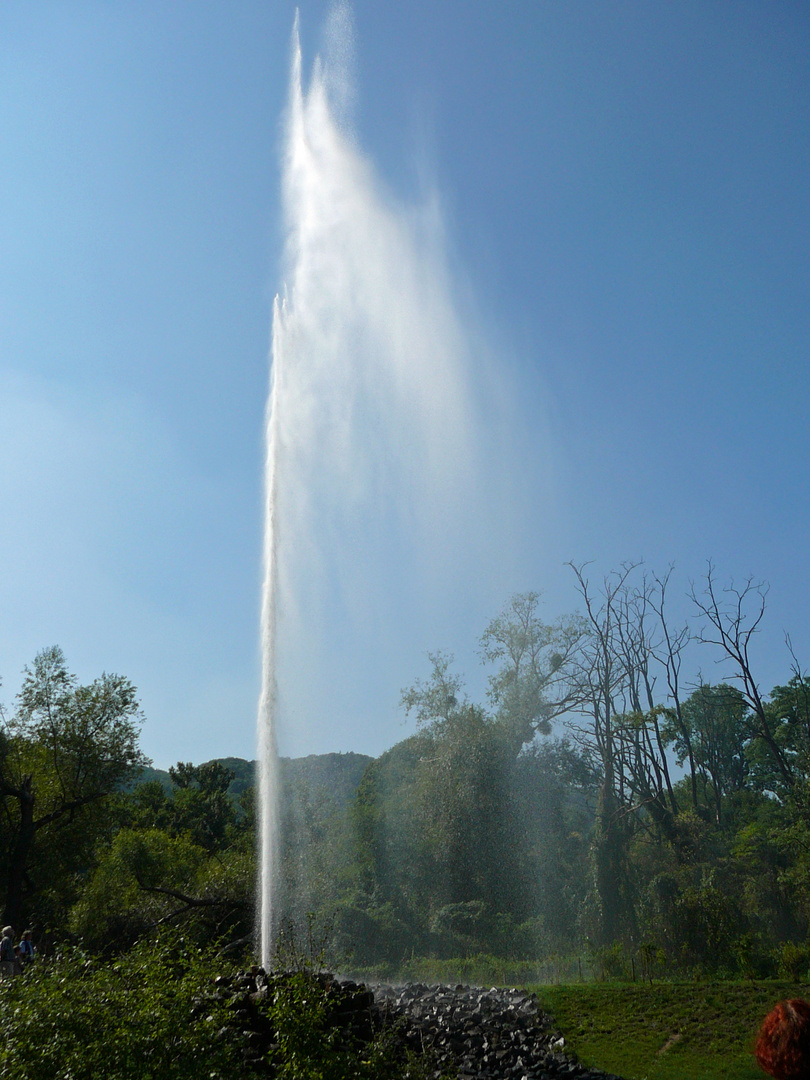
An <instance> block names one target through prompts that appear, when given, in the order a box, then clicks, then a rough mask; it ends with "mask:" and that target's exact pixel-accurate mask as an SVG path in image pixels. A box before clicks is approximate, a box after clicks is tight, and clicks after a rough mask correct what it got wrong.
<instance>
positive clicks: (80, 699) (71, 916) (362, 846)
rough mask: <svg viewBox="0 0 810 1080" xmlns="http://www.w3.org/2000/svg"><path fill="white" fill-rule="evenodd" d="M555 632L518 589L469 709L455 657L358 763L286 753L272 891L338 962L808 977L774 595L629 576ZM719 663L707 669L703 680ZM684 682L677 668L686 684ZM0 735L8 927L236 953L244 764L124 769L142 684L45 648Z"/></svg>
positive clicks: (803, 725)
mask: <svg viewBox="0 0 810 1080" xmlns="http://www.w3.org/2000/svg"><path fill="white" fill-rule="evenodd" d="M572 572H573V573H574V575H575V580H576V582H577V584H578V587H579V590H580V594H581V598H582V611H581V613H580V614H578V615H571V616H567V617H564V618H561V619H559V620H557V621H556V622H553V623H546V622H543V621H542V619H541V618H540V615H539V612H540V606H539V597H538V595H537V594H534V593H529V594H525V595H521V596H516V597H514V598H513V599H512V600H511V601H510V602H509V603H508V604H507V605H506V607H505V608H504V610H503V611H502V612H501V613H500V614H499V615H498V616H497V617H496V618H494V619H493V620H492V621H491V622H490V624H489V625H488V626H487V627H486V628H485V630H484V634H483V636H482V639H481V659H482V662H483V663H484V664H485V665H486V666H487V670H488V672H489V682H488V692H487V695H486V698H485V700H484V701H475V700H472V699H471V698H470V697H469V696H468V694H467V692H466V691H465V688H464V684H463V681H462V679H461V677H460V675H458V674H457V673H456V672H455V670H454V667H453V663H452V658H451V657H450V656H449V655H447V654H445V653H440V652H438V653H435V654H433V655H432V656H431V657H430V665H431V666H430V669H429V671H428V672H427V674H426V676H425V677H424V678H422V679H420V680H418V681H416V682H415V683H414V684H413V685H412V686H411V687H409V688H407V689H405V690H404V691H403V694H402V704H403V707H404V708H405V710H406V711H407V712H408V713H410V714H411V715H412V716H413V717H415V719H416V731H415V733H414V734H412V735H411V736H410V737H409V738H407V739H405V740H404V741H402V742H400V743H399V744H397V745H396V746H394V747H392V748H391V749H390V750H388V751H387V752H386V753H384V754H383V755H382V756H381V757H379V758H378V759H376V760H371V759H368V758H363V757H362V756H361V755H354V754H348V755H324V756H322V757H313V758H308V759H300V760H298V761H296V762H285V763H283V764H284V768H283V770H282V778H283V788H284V791H283V798H282V818H283V822H282V824H283V829H282V832H283V835H282V844H281V852H282V882H283V886H284V888H283V900H284V904H285V907H286V910H287V913H288V915H289V916H290V917H291V918H292V919H293V921H296V920H298V921H299V922H303V920H304V919H305V918H306V915H307V913H315V915H316V919H317V923H318V925H319V926H320V927H321V928H322V932H323V933H324V934H325V935H326V936H327V937H328V939H329V948H330V949H331V950H332V959H333V961H334V962H336V963H337V962H339V963H341V964H344V965H353V966H354V967H355V968H357V969H362V968H370V967H374V968H376V969H377V970H378V971H380V972H381V973H382V972H386V971H387V972H392V971H393V970H395V969H396V968H397V967H400V968H402V967H403V966H404V965H410V967H414V965H415V964H416V961H417V959H418V958H420V957H422V958H433V959H434V960H435V961H436V962H437V963H441V962H445V961H449V960H450V959H451V958H456V959H458V960H459V961H461V960H465V961H469V960H470V959H471V958H473V957H476V956H480V957H486V958H488V959H487V960H486V961H485V963H486V964H490V962H492V963H493V964H496V965H497V962H499V961H509V962H510V963H513V964H518V963H525V962H528V961H532V962H535V963H536V964H537V970H540V969H541V968H542V967H543V965H545V966H546V969H550V967H553V968H554V969H555V970H556V971H558V972H559V974H560V975H562V976H563V977H564V976H565V974H566V973H567V974H569V975H575V976H579V974H580V973H583V974H585V975H588V974H593V975H596V976H597V977H599V976H602V975H605V976H609V975H618V976H624V975H626V976H627V977H629V978H632V977H634V976H636V977H645V978H646V977H656V976H658V975H660V974H663V973H667V974H668V975H672V974H675V973H680V974H689V975H694V974H696V973H698V974H699V973H705V974H710V973H713V974H742V975H753V974H759V975H766V974H770V975H777V974H779V975H782V976H784V977H791V978H792V977H798V976H804V975H805V974H806V973H807V971H808V968H810V943H808V930H809V929H810V825H808V821H809V820H810V819H809V817H808V808H810V679H808V678H807V676H806V675H805V674H804V673H803V672H802V670H801V668H800V666H799V664H798V662H797V661H796V659H795V657H793V656H792V654H790V653H788V654H787V656H786V670H785V677H784V679H783V680H782V681H781V682H780V684H779V685H777V686H775V687H773V688H772V690H771V691H770V692H769V693H766V692H765V691H764V690H763V689H762V688H761V687H760V685H759V683H758V681H757V677H756V670H755V661H756V649H755V644H756V637H755V634H756V632H757V631H758V629H759V628H760V625H761V623H762V620H763V618H764V615H765V590H764V589H763V588H761V587H759V586H757V585H755V584H754V583H753V582H751V581H746V582H744V583H743V584H742V586H739V587H735V586H734V585H733V584H732V585H730V586H727V587H725V588H719V587H718V585H717V581H716V578H715V575H714V571H713V569H712V568H711V567H710V568H709V572H708V574H707V575H706V578H705V580H704V582H703V583H702V585H701V586H699V587H698V586H695V587H694V588H693V589H692V596H691V603H692V611H693V612H694V616H695V617H694V619H693V621H692V622H691V623H687V622H684V623H683V624H682V625H677V626H676V625H673V624H672V623H671V622H670V621H669V616H668V611H669V606H670V598H669V595H668V590H670V576H669V575H665V576H664V577H661V578H659V577H656V576H655V575H648V574H646V573H645V572H644V571H643V569H642V568H640V567H632V566H627V567H622V568H621V569H620V570H619V571H617V572H616V573H612V574H609V575H607V576H606V577H605V578H603V579H602V580H601V581H599V582H598V583H597V584H593V583H592V582H591V581H590V580H589V579H588V577H587V575H586V573H585V571H584V569H583V568H582V567H572ZM715 660H724V661H725V664H726V666H725V668H724V669H721V670H723V672H724V680H723V681H717V682H715V683H712V684H709V683H707V682H705V681H703V680H701V679H700V678H699V677H698V676H697V675H696V674H693V673H696V672H699V671H700V670H701V669H706V666H707V663H708V662H713V661H715ZM690 673H692V674H690ZM4 721H5V722H4V727H3V733H2V738H0V810H2V814H0V890H2V897H1V899H2V900H3V902H4V905H5V918H6V921H8V922H11V923H12V924H13V925H15V926H16V928H17V931H18V933H19V931H20V930H21V929H22V928H23V927H24V925H26V924H32V925H33V926H34V930H35V938H36V939H38V940H39V942H40V944H41V945H42V946H43V947H44V950H47V949H48V948H51V949H52V947H53V946H54V945H55V944H57V943H60V942H61V943H64V942H70V943H73V944H79V943H80V944H81V945H82V947H83V948H85V949H88V950H89V951H90V952H91V953H93V954H96V955H104V956H109V957H115V956H116V955H122V954H124V953H126V951H127V950H128V949H130V948H132V947H133V946H136V944H137V943H142V942H144V941H148V940H150V939H151V938H152V937H154V935H156V934H158V933H159V932H161V931H163V930H169V931H170V932H171V933H173V934H176V935H182V936H183V937H184V938H185V939H186V941H188V942H189V943H191V944H193V945H194V946H207V945H209V944H211V943H216V945H217V946H218V947H219V948H221V949H226V950H228V949H230V950H233V952H234V954H236V953H238V952H240V950H245V949H249V948H250V945H251V941H252V930H253V915H254V882H255V854H254V852H255V828H254V825H255V812H254V807H253V794H252V788H251V786H250V781H251V778H252V777H251V769H250V766H249V764H248V763H245V762H241V761H239V760H237V759H228V760H226V761H215V762H208V763H206V764H201V765H192V764H189V763H182V762H181V763H178V764H177V765H176V766H175V767H174V768H173V769H171V770H170V771H169V773H168V774H158V773H157V772H155V770H151V771H148V772H145V773H144V774H143V775H142V776H141V777H140V779H139V770H140V769H141V768H142V766H143V765H144V758H143V756H142V754H141V752H140V750H139V747H138V728H139V723H140V714H139V711H138V704H137V699H136V694H135V690H134V687H132V685H131V684H130V683H129V682H128V680H126V679H123V678H121V677H119V676H115V675H103V676H101V677H100V678H99V679H97V680H96V681H95V682H93V683H92V684H90V685H88V686H80V685H79V684H78V683H77V681H76V680H75V678H74V677H73V676H71V675H70V673H69V672H68V670H67V667H66V664H65V660H64V657H63V656H62V654H61V652H60V651H59V650H58V649H49V650H46V651H45V652H43V653H42V654H40V656H38V657H37V658H36V660H35V662H34V664H33V665H32V667H31V669H30V671H28V672H27V674H26V680H25V682H24V685H23V689H22V691H21V693H20V695H19V697H18V699H17V701H16V703H15V706H14V709H13V711H12V712H11V713H10V715H9V716H8V717H4Z"/></svg>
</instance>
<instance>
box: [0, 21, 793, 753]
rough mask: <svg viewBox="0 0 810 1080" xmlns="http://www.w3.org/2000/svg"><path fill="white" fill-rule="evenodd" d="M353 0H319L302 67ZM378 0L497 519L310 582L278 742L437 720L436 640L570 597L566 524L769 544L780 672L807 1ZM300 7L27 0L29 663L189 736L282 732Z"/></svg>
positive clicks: (17, 577) (1, 497) (21, 506)
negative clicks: (287, 142) (432, 702)
mask: <svg viewBox="0 0 810 1080" xmlns="http://www.w3.org/2000/svg"><path fill="white" fill-rule="evenodd" d="M328 10H329V9H328V5H327V4H325V3H320V2H318V3H312V4H309V5H303V6H301V10H300V26H301V42H302V49H303V63H304V73H305V79H306V78H307V77H308V73H309V72H310V71H311V68H312V64H313V61H314V59H315V56H316V54H317V53H318V52H319V51H320V50H321V49H322V48H323V46H324V41H323V27H324V25H325V21H326V17H327V13H328ZM353 10H354V22H355V43H354V44H355V48H354V59H353V70H354V84H353V86H354V106H353V112H352V117H353V119H352V124H351V132H352V140H353V146H354V148H355V152H356V153H357V155H358V160H362V161H363V162H364V163H365V166H366V167H367V169H368V170H369V175H371V176H373V177H374V184H375V191H377V192H378V194H379V196H380V198H381V199H382V201H383V202H384V203H385V204H386V205H387V206H388V207H389V210H390V212H391V214H392V215H393V218H394V220H397V221H406V220H410V219H411V218H413V219H416V218H418V219H419V220H420V221H422V222H424V221H426V220H428V219H429V220H430V221H431V222H432V225H431V229H432V230H433V231H432V233H431V236H432V242H433V244H434V246H435V247H436V248H438V249H440V259H439V261H440V263H441V266H442V267H443V268H444V271H445V273H446V278H447V280H446V282H445V284H446V287H447V291H448V295H450V296H452V298H453V304H454V309H453V310H454V311H455V313H456V314H457V316H458V318H459V319H460V320H461V322H462V324H463V325H464V326H465V327H466V328H467V333H468V335H469V337H470V340H471V341H472V342H474V343H476V345H475V348H474V349H473V352H475V354H476V355H475V357H474V358H473V361H472V362H471V367H470V372H469V377H470V380H471V383H472V384H473V386H474V390H475V394H477V398H478V400H479V401H483V402H484V403H487V402H488V403H489V406H490V407H489V408H487V409H485V410H484V411H483V412H479V413H477V414H476V415H477V425H478V427H479V428H480V430H481V436H482V437H481V440H480V445H479V447H478V452H479V453H483V454H484V455H485V457H486V467H485V469H484V471H485V472H487V483H486V484H482V485H481V487H480V488H479V489H476V491H475V492H474V493H473V494H472V495H470V496H469V498H470V503H469V505H468V506H467V518H466V520H467V521H468V522H469V523H470V544H469V547H467V546H465V541H464V535H463V533H464V530H463V529H459V528H457V529H456V533H455V534H453V543H452V545H449V542H448V538H447V536H443V542H442V545H439V546H440V547H441V557H440V558H437V559H436V561H435V565H431V566H430V568H429V570H426V571H425V573H419V572H418V567H417V566H416V563H417V561H418V560H417V559H416V558H415V556H414V554H413V552H411V551H408V550H402V548H403V547H404V543H403V544H402V545H398V544H397V543H396V536H395V535H394V533H393V532H392V530H391V529H390V528H388V527H386V529H382V530H381V534H380V535H381V536H382V537H383V539H384V540H385V544H386V547H385V549H384V550H383V549H382V548H378V549H377V550H376V553H375V558H376V559H377V560H378V561H377V562H376V563H375V565H374V566H369V568H368V569H369V573H368V580H369V586H368V587H369V594H368V595H367V596H366V597H365V600H364V602H363V603H362V604H360V605H359V606H360V607H361V608H362V609H363V610H364V612H365V616H364V617H358V616H357V613H356V612H355V613H354V614H347V613H346V612H345V611H344V609H343V607H342V606H341V605H342V604H344V603H345V601H343V600H341V596H340V590H339V589H337V588H336V589H335V593H334V596H333V597H331V599H330V596H329V595H327V596H325V597H321V599H320V601H319V604H320V607H319V611H320V612H321V615H322V618H321V617H320V616H319V624H318V626H315V625H312V626H310V627H309V628H308V627H307V623H306V610H305V611H304V613H303V614H304V618H303V622H302V625H301V627H299V635H300V636H301V638H302V640H303V641H306V640H307V639H308V638H311V640H312V643H313V644H312V655H311V664H310V666H309V668H308V670H306V671H304V670H303V669H302V671H301V675H300V677H301V679H302V681H305V682H306V684H307V686H306V693H303V692H302V695H301V700H300V712H301V715H299V716H298V717H297V718H296V722H295V724H294V725H291V727H290V730H287V731H285V732H282V737H281V746H282V751H284V752H288V753H294V754H301V753H306V752H309V751H313V752H321V751H327V750H343V751H345V750H359V751H364V752H369V753H378V752H380V751H381V750H382V749H384V748H385V747H386V746H388V745H391V743H393V742H394V741H395V740H397V739H399V738H401V737H403V736H404V734H406V733H407V732H408V731H409V730H410V728H409V726H407V725H406V726H403V725H402V717H401V715H400V714H399V712H398V710H397V704H398V700H399V694H400V690H401V688H402V687H403V686H404V685H405V684H406V683H408V682H409V681H412V680H413V679H414V678H415V677H417V676H420V675H424V674H425V673H426V661H425V652H426V650H428V649H434V648H436V647H439V646H443V647H446V648H448V649H450V650H452V651H454V652H455V653H456V654H457V656H458V658H459V661H460V662H461V664H462V666H463V667H465V668H468V669H469V670H470V671H471V673H472V674H474V675H475V676H476V678H480V675H478V673H477V672H476V671H475V670H474V669H475V663H476V661H475V646H476V641H477V638H478V636H479V635H480V633H481V631H482V630H483V628H484V625H485V623H486V620H487V619H488V618H489V617H490V616H491V615H493V614H495V613H496V611H497V610H498V608H499V606H500V605H501V604H502V603H504V602H505V601H506V599H507V597H508V596H509V595H510V593H511V592H514V591H518V590H521V591H524V590H528V589H539V590H543V591H544V592H545V593H546V595H547V606H546V608H545V609H544V610H545V612H546V613H547V614H548V616H549V618H551V617H553V616H554V615H555V614H557V613H559V612H561V611H564V610H567V609H571V608H573V607H574V606H575V605H576V595H575V592H574V589H573V579H572V576H571V573H570V571H568V570H566V569H565V568H564V565H563V564H564V563H565V562H566V561H567V560H569V559H573V560H575V561H584V560H590V559H592V560H595V564H594V570H593V573H594V575H595V576H598V575H600V574H601V573H603V572H606V571H607V570H609V569H610V568H611V567H612V566H615V565H617V564H618V563H619V562H621V561H622V560H636V559H642V558H643V559H644V560H645V561H646V563H647V564H648V565H649V566H650V567H651V568H652V569H654V570H658V571H661V570H663V569H665V568H666V566H667V565H668V564H669V563H670V562H674V563H675V565H676V572H675V578H674V582H673V587H674V591H675V592H677V593H679V594H682V593H683V592H684V591H685V590H686V588H687V586H688V582H689V579H690V578H695V577H699V576H700V574H701V572H702V570H703V568H704V566H705V560H706V559H707V558H709V557H711V558H713V559H714V561H715V562H716V564H717V567H718V573H719V575H720V577H721V578H722V579H725V578H727V577H729V576H732V575H733V576H735V577H736V578H740V577H743V576H745V575H748V574H752V575H754V576H755V577H756V578H758V579H759V578H763V579H767V580H768V581H769V582H770V584H771V592H770V608H769V613H768V616H767V618H766V624H765V627H764V629H763V633H762V635H761V636H760V639H759V640H758V642H757V648H758V649H759V650H760V652H759V655H758V658H757V659H758V664H759V665H760V668H759V670H760V671H761V680H762V683H763V686H764V689H766V690H767V689H769V688H770V686H771V685H772V684H773V683H774V682H776V681H780V680H786V679H787V677H788V676H789V671H788V660H787V657H786V656H785V654H784V652H783V650H782V644H781V643H782V636H783V632H784V631H785V630H788V631H790V633H791V635H792V638H793V642H794V646H795V647H796V649H797V652H798V653H799V656H800V658H803V659H804V661H805V663H807V664H808V665H810V628H808V619H807V610H808V601H809V600H810V568H809V567H808V559H807V536H808V531H809V530H810V510H808V500H807V487H808V434H807V432H808V428H807V419H806V413H807V404H808V390H809V389H810V366H809V365H808V362H807V343H808V331H809V330H810V295H809V294H810V287H809V286H810V272H809V267H808V239H810V238H809V237H808V220H809V216H808V209H810V207H809V206H808V202H810V176H809V175H808V174H809V172H810V170H809V169H808V166H809V165H810V130H809V129H810V114H809V112H808V110H809V109H810V85H809V84H810V69H808V65H807V56H808V54H809V53H810V9H809V8H808V7H807V5H806V4H802V3H791V2H788V0H784V2H782V3H779V4H771V3H765V2H760V3H746V2H742V0H740V2H736V3H734V4H730V3H720V2H717V3H713V2H707V0H700V2H696V3H688V2H681V3H678V4H669V3H663V2H656V3H650V2H649V0H644V2H641V0H639V2H609V3H591V2H589V3H581V2H577V0H566V2H565V3H562V2H557V0H554V2H543V0H523V2H515V3H503V4H493V3H488V2H487V3H484V2H478V0H474V2H470V0H463V2H462V0H438V2H437V0H431V2H430V3H423V2H421V0H409V2H408V3H379V2H372V0H356V2H355V3H354V5H353ZM294 12H295V7H294V5H293V4H291V3H286V2H284V3H281V2H273V0H263V2H252V0H239V2H238V3H224V2H222V0H219V2H206V0H175V2H174V3H172V4H166V3H163V2H160V3H157V2H155V3H153V2H150V0H139V2H138V3H137V4H132V3H125V2H123V0H122V2H113V0H106V2H82V0H62V2H53V3H44V2H39V0H5V2H4V3H3V4H2V5H0V95H1V97H2V108H0V567H1V568H2V569H1V570H0V675H1V676H2V679H3V689H2V696H3V700H4V701H5V702H6V704H7V705H9V704H10V703H11V701H12V699H13V696H14V694H15V692H16V690H17V688H18V686H19V680H20V671H21V669H22V667H23V665H24V664H25V663H27V662H29V661H30V660H31V659H32V658H33V656H34V654H35V653H36V652H37V650H38V649H40V648H42V647H44V646H47V645H50V644H54V643H58V644H60V645H61V646H62V647H63V649H64V650H65V653H66V655H67V658H68V663H69V664H70V665H71V667H72V668H73V669H74V670H75V671H76V672H77V674H78V675H79V676H80V678H82V679H88V680H89V679H91V678H93V677H94V676H95V675H97V674H99V673H100V672H101V671H103V670H106V671H118V672H121V673H123V674H126V675H128V676H129V677H130V678H131V679H132V680H133V681H134V682H135V684H136V685H137V686H138V687H139V690H140V693H141V698H142V703H143V708H144V712H145V714H146V717H147V719H146V724H145V726H144V733H143V746H144V749H145V751H146V752H147V754H149V755H150V756H151V757H153V758H154V760H155V763H156V764H157V765H160V766H162V767H166V766H168V765H169V764H172V763H173V762H174V761H176V760H179V759H182V760H194V761H202V760H206V759H208V758H210V757H213V756H220V755H229V754H233V755H239V756H244V757H252V756H253V755H254V744H255V736H254V720H255V711H256V698H257V695H258V687H259V659H258V620H259V597H258V592H259V583H260V577H261V567H260V559H261V514H262V467H263V448H262V438H263V413H264V404H265V396H266V392H267V385H268V350H269V344H270V321H271V309H272V301H273V297H274V295H275V294H276V292H277V291H279V290H280V289H281V288H282V286H283V276H284V266H283V259H282V254H283V249H284V237H285V234H284V227H283V218H282V211H281V183H280V169H281V163H280V154H281V148H282V131H283V116H284V112H285V103H286V97H287V90H288V82H289V60H290V33H291V29H292V25H293V19H294ZM434 254H435V252H434ZM463 520H465V519H464V517H463V515H462V516H461V517H459V518H458V521H461V522H463ZM368 527H369V530H370V531H372V532H373V531H374V530H376V529H378V527H379V526H378V523H376V522H375V521H373V520H369V525H368ZM482 537H488V538H489V542H484V540H482ZM451 546H452V550H450V547H451ZM354 573H355V576H356V575H357V571H356V569H355V572H354ZM349 577H350V578H351V577H352V575H351V574H350V575H349ZM326 591H327V593H328V592H329V589H328V583H327V590H326ZM330 604H331V607H330ZM372 609H373V610H372ZM324 612H325V614H324ZM325 627H326V628H327V629H326V630H325ZM341 628H343V629H341ZM338 638H339V639H340V640H339V641H338V640H337V639H338ZM330 642H332V643H333V644H334V648H331V646H330ZM704 664H705V667H704V674H705V675H706V676H707V677H708V678H716V677H717V673H716V672H715V670H714V669H713V668H712V666H711V662H710V661H704Z"/></svg>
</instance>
